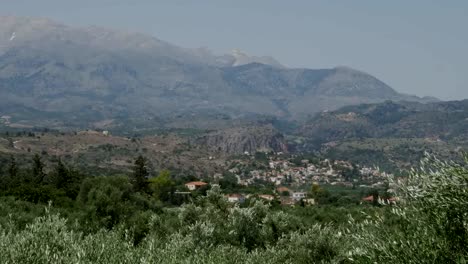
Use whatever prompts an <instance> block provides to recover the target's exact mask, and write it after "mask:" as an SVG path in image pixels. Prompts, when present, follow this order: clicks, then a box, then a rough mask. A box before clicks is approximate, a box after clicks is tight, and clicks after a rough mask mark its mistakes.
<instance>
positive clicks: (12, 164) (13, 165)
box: [8, 156, 18, 179]
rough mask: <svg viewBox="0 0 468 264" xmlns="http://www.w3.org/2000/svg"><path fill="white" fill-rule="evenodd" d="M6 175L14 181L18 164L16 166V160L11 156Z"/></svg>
mask: <svg viewBox="0 0 468 264" xmlns="http://www.w3.org/2000/svg"><path fill="white" fill-rule="evenodd" d="M8 174H10V177H11V178H12V179H16V177H17V176H18V164H16V159H15V157H13V156H11V157H10V166H9V167H8Z"/></svg>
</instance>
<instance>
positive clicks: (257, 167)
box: [185, 152, 395, 205]
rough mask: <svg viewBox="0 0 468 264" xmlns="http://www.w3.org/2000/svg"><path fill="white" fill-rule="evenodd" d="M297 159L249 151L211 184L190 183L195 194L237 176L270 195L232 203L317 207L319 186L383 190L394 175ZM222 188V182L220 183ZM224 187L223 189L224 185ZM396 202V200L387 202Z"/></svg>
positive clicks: (231, 196) (234, 197)
mask: <svg viewBox="0 0 468 264" xmlns="http://www.w3.org/2000/svg"><path fill="white" fill-rule="evenodd" d="M298 158H299V157H297V156H286V155H284V154H283V153H260V154H259V153H257V154H255V155H251V154H249V153H248V152H246V153H244V155H242V156H241V157H239V158H237V159H234V160H232V161H231V166H230V168H229V169H228V171H227V173H225V174H222V173H217V174H215V175H214V176H213V177H212V182H210V183H207V182H202V181H195V182H188V183H186V184H185V186H186V187H187V189H188V190H189V191H196V190H198V189H200V188H206V186H208V185H211V186H217V185H220V184H219V183H220V182H222V179H223V178H225V177H226V174H227V175H230V176H231V177H235V179H236V183H237V184H238V185H239V186H242V187H244V188H249V187H251V186H258V185H259V184H260V185H263V186H269V187H270V189H271V190H269V191H268V193H255V194H252V193H226V198H227V199H228V201H230V202H236V203H244V202H245V201H246V199H249V198H253V197H256V198H259V199H263V200H266V201H270V202H271V201H278V202H280V204H281V205H295V204H299V203H301V204H303V205H314V204H316V201H315V199H314V198H313V197H312V196H313V195H312V194H311V189H313V188H314V186H316V187H317V188H320V186H336V187H341V188H349V189H351V188H352V189H355V188H360V189H368V190H373V189H383V188H385V187H386V184H387V182H388V181H387V180H388V178H389V177H392V176H393V175H392V174H389V173H386V172H381V171H380V170H379V169H378V168H371V167H366V166H360V165H357V164H352V163H351V162H349V161H343V160H330V159H323V160H319V159H306V158H303V159H298ZM221 185H222V183H221ZM221 187H223V186H221ZM374 199H376V198H375V197H373V196H372V195H371V196H366V197H364V198H363V199H362V200H361V201H362V202H372V201H374ZM387 201H389V202H394V201H395V198H390V199H387Z"/></svg>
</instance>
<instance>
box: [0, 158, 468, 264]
mask: <svg viewBox="0 0 468 264" xmlns="http://www.w3.org/2000/svg"><path fill="white" fill-rule="evenodd" d="M467 163H468V159H467V160H466V161H465V163H463V164H455V163H452V162H443V161H439V160H437V159H435V158H431V157H428V158H427V159H425V161H424V162H423V166H422V168H421V169H420V170H418V171H414V172H413V173H412V174H411V175H410V176H409V177H408V179H406V180H405V181H404V182H391V183H390V186H393V187H394V191H395V192H396V196H397V197H399V199H400V200H399V202H398V203H397V204H396V205H392V206H390V205H381V206H379V207H359V208H356V207H352V208H349V209H348V210H343V211H345V212H346V214H345V213H341V214H339V215H338V216H337V218H341V219H346V221H343V220H341V221H335V220H336V219H335V220H334V219H333V217H332V218H328V219H330V220H323V219H326V218H323V219H322V221H321V220H320V218H315V219H314V217H310V216H311V215H312V216H317V215H319V214H328V213H330V214H333V212H338V211H339V210H342V208H339V207H335V208H334V207H330V208H325V209H324V208H323V207H308V208H301V207H298V208H290V209H282V208H276V207H275V206H271V205H268V204H265V203H263V202H261V201H251V202H250V203H249V204H248V205H246V206H242V207H239V206H238V205H236V204H232V203H229V202H228V201H227V200H226V199H225V197H224V195H222V194H221V192H220V190H219V188H217V187H214V188H212V189H211V190H209V191H208V192H207V194H206V195H200V196H198V197H196V198H194V199H193V200H192V201H186V202H183V201H182V202H181V203H182V204H183V205H181V206H178V207H174V206H172V207H167V206H164V203H162V202H161V201H164V199H168V198H167V197H164V194H165V193H167V192H166V191H160V190H161V189H160V188H162V187H164V188H166V187H167V188H170V186H167V185H165V181H164V179H165V178H167V175H166V176H164V175H162V174H161V175H160V176H158V177H157V178H159V180H158V181H156V183H155V182H154V181H152V182H146V181H141V179H142V178H138V177H140V176H142V175H144V174H145V171H144V169H143V170H139V169H142V168H143V167H138V163H136V168H135V172H134V174H133V175H132V177H130V180H129V178H128V177H125V176H122V177H107V178H88V179H85V180H83V181H81V183H80V184H79V185H77V184H76V183H77V182H79V181H74V180H72V179H79V178H80V177H79V176H77V175H75V176H74V177H71V175H73V173H71V172H70V171H69V170H67V169H66V168H65V170H64V171H65V172H66V173H65V174H64V175H68V176H67V177H65V178H61V177H60V176H58V175H59V174H60V173H59V172H60V170H59V168H60V166H58V167H57V170H56V172H55V173H56V175H55V176H54V177H52V176H51V177H50V179H48V180H47V181H46V182H47V183H43V184H42V185H41V186H42V187H41V188H44V189H43V190H49V191H50V192H49V193H51V194H54V195H56V196H52V197H53V198H54V199H56V197H61V199H56V200H58V201H59V202H57V205H56V206H45V210H44V205H43V204H40V202H39V204H35V203H31V202H25V201H22V200H18V199H15V198H12V197H3V198H2V199H1V202H0V206H1V210H0V212H2V213H1V215H0V256H1V258H2V262H4V263H466V262H467V260H468V245H467V244H468V224H467V212H468V195H467V193H466V188H467V184H468V168H467ZM138 168H139V169H138ZM8 171H9V173H10V174H13V173H15V167H14V166H10V168H8ZM32 171H33V172H34V171H35V174H34V173H33V174H32V175H35V177H32V178H31V181H34V180H38V179H40V178H37V175H42V174H41V173H40V170H32ZM62 172H63V171H62ZM67 173H71V174H67ZM160 177H161V178H160ZM46 178H49V177H46ZM46 178H45V179H46ZM52 179H54V180H52ZM60 179H67V180H65V181H61V180H60ZM139 179H140V180H139ZM60 182H61V185H60V184H59V183H60ZM32 186H34V185H32ZM47 188H49V189H47ZM5 191H7V190H3V192H5ZM28 192H29V191H24V192H23V193H28ZM30 192H31V193H34V192H33V191H32V190H31V191H30ZM40 193H43V192H40ZM10 195H13V194H10ZM21 197H22V199H23V200H24V199H25V197H26V196H21ZM54 199H52V200H54ZM360 211H362V212H360ZM6 212H8V214H7V213H6Z"/></svg>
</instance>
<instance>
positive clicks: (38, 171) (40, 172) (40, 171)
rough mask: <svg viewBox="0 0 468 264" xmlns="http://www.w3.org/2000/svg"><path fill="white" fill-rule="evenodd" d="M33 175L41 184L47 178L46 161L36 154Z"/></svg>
mask: <svg viewBox="0 0 468 264" xmlns="http://www.w3.org/2000/svg"><path fill="white" fill-rule="evenodd" d="M32 172H33V177H34V182H35V183H37V184H41V183H43V182H44V178H45V173H44V163H43V162H42V160H41V157H40V156H39V155H38V154H36V155H34V157H33V168H32Z"/></svg>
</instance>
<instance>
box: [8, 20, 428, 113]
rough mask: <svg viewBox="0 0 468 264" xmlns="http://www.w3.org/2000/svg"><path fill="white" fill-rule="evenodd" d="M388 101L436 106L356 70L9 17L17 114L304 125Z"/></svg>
mask: <svg viewBox="0 0 468 264" xmlns="http://www.w3.org/2000/svg"><path fill="white" fill-rule="evenodd" d="M386 100H394V101H401V100H405V101H418V102H426V101H433V100H435V99H433V98H419V97H416V96H410V95H405V94H401V93H399V92H397V91H396V90H394V89H393V88H391V87H389V86H388V85H386V84H385V83H384V82H382V81H380V80H378V79H376V78H375V77H373V76H371V75H369V74H367V73H364V72H360V71H358V70H354V69H351V68H347V67H336V68H333V69H318V70H314V69H289V68H286V67H284V66H283V65H281V64H280V63H279V62H277V61H276V60H274V59H273V58H270V57H255V56H248V55H246V54H245V53H243V52H241V51H239V50H234V51H233V54H231V55H223V56H217V55H214V54H212V53H211V52H209V51H207V50H206V49H186V48H180V47H177V46H175V45H173V44H170V43H167V42H165V41H162V40H159V39H156V38H154V37H150V36H146V35H143V34H139V33H129V32H119V31H114V30H108V29H103V28H98V27H89V28H72V27H68V26H65V25H62V24H59V23H56V22H53V21H50V20H48V19H41V18H20V17H0V106H1V107H0V111H1V112H2V114H9V115H12V116H13V117H14V116H15V115H18V113H34V115H35V116H36V117H38V116H39V117H41V116H48V115H51V114H54V115H55V118H56V119H60V118H64V116H66V118H67V119H69V120H70V119H73V117H75V118H87V119H89V120H90V121H99V120H105V119H111V118H118V117H148V118H152V117H155V116H157V117H163V116H174V115H187V114H190V115H198V114H202V115H203V114H204V113H208V114H214V113H217V114H221V115H226V116H228V117H244V116H252V115H253V116H255V115H269V116H277V117H284V118H288V119H290V118H293V119H297V118H299V119H300V118H303V117H307V116H308V115H311V114H314V113H317V112H320V111H324V110H335V109H337V108H339V107H342V106H345V105H353V104H360V103H376V102H383V101H386ZM26 115H28V114H26ZM78 116H79V117H78ZM23 117H24V116H23Z"/></svg>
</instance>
